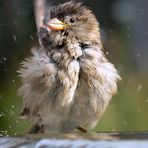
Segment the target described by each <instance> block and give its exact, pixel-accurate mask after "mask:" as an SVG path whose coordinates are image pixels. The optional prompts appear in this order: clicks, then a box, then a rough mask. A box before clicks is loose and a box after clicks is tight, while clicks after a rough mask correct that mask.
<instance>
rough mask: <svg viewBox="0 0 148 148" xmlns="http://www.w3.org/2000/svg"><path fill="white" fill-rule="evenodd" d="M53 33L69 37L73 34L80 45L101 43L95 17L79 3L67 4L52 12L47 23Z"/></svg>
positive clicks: (71, 2) (57, 7)
mask: <svg viewBox="0 0 148 148" xmlns="http://www.w3.org/2000/svg"><path fill="white" fill-rule="evenodd" d="M45 24H46V26H47V27H48V29H50V30H51V31H52V32H56V33H57V32H59V33H60V34H61V35H63V36H65V37H68V36H69V35H70V34H72V35H73V36H74V37H75V39H76V40H77V41H78V42H80V43H93V42H99V41H100V32H99V25H98V21H97V19H96V17H95V15H94V14H93V13H92V12H91V10H89V9H88V8H87V7H85V6H82V3H79V2H73V1H70V2H67V3H64V4H60V5H58V6H54V7H53V8H52V9H51V10H50V19H46V22H45Z"/></svg>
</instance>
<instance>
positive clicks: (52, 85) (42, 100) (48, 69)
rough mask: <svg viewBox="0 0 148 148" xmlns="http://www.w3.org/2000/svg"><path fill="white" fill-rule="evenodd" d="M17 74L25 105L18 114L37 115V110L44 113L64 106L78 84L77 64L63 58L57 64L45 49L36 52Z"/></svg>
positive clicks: (69, 101)
mask: <svg viewBox="0 0 148 148" xmlns="http://www.w3.org/2000/svg"><path fill="white" fill-rule="evenodd" d="M64 55H65V54H64ZM64 60H65V63H66V64H65V65H64V64H63V63H64ZM67 61H68V62H67ZM64 66H65V67H64ZM19 74H20V77H21V79H22V82H23V83H22V86H21V88H20V89H19V94H20V95H21V96H22V97H23V102H24V109H23V111H22V113H21V115H22V116H32V115H34V116H38V111H39V110H40V108H42V109H41V110H42V111H44V113H45V112H46V111H47V110H48V109H49V108H50V107H51V106H50V105H52V106H54V107H57V106H58V107H60V106H61V107H63V106H67V105H69V104H70V103H71V102H72V101H73V96H74V93H75V89H76V87H77V83H78V74H79V62H78V61H77V60H76V59H73V60H67V59H66V58H65V57H63V59H62V61H61V63H60V64H58V65H57V63H56V62H54V61H53V60H52V59H51V58H50V56H48V55H47V53H46V52H45V51H44V50H41V51H36V50H35V51H34V52H33V56H32V57H31V58H28V59H26V60H25V61H24V62H23V63H22V67H21V68H20V70H19ZM42 105H44V106H42ZM46 105H47V106H46ZM46 109H47V110H46ZM48 111H49V110H48ZM50 112H52V111H50Z"/></svg>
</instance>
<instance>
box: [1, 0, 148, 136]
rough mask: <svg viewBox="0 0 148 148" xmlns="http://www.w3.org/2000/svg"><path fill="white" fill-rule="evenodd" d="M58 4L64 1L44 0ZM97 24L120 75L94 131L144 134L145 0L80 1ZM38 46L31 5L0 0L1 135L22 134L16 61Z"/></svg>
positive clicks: (147, 73)
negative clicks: (115, 91)
mask: <svg viewBox="0 0 148 148" xmlns="http://www.w3.org/2000/svg"><path fill="white" fill-rule="evenodd" d="M49 1H50V3H52V4H55V3H61V2H65V1H64V0H63V1H62V0H57V1H55V0H49ZM83 2H84V3H85V4H86V5H87V6H89V7H90V8H91V9H92V10H93V12H94V13H95V14H96V15H97V18H98V20H99V22H100V27H101V35H102V41H103V44H104V49H105V52H106V54H107V56H108V58H109V59H110V61H111V62H112V63H114V64H115V65H116V67H117V69H118V70H119V72H120V75H121V76H122V79H123V80H122V82H121V83H120V84H119V90H118V94H117V95H116V96H114V97H113V99H112V101H111V103H110V105H109V107H108V109H107V111H106V112H105V114H104V115H103V117H102V118H101V120H100V122H99V124H98V126H97V127H96V129H95V131H146V130H148V115H147V114H148V50H147V47H148V46H147V43H148V19H147V16H148V7H147V6H148V1H146V0H141V1H140V0H131V1H130V0H99V1H98V0H83ZM35 46H38V39H37V34H36V27H35V20H34V14H33V4H32V1H30V0H21V1H20V0H13V1H10V0H1V1H0V136H3V135H20V134H24V133H27V132H28V130H29V128H30V124H29V123H28V122H27V121H25V120H21V119H19V112H20V109H21V105H22V100H21V98H20V97H18V95H17V89H18V88H19V86H20V85H21V83H20V80H19V78H18V76H17V72H16V71H17V70H18V69H19V65H20V62H21V61H22V60H23V59H24V58H25V57H26V56H29V55H30V49H31V48H32V47H35Z"/></svg>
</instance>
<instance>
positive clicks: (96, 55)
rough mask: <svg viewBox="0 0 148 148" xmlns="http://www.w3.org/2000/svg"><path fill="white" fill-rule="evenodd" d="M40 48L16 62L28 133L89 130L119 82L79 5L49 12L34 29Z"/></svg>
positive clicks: (93, 24)
mask: <svg viewBox="0 0 148 148" xmlns="http://www.w3.org/2000/svg"><path fill="white" fill-rule="evenodd" d="M39 39H40V44H41V48H40V49H39V50H34V51H33V56H32V57H30V58H27V59H26V60H25V61H23V62H22V65H21V68H20V70H19V75H20V77H21V79H22V86H21V87H20V89H19V94H20V95H21V96H22V97H23V111H22V113H21V115H22V116H23V117H26V118H27V119H29V120H31V121H32V122H33V125H34V128H33V129H32V132H33V133H42V132H45V133H47V132H70V131H73V130H74V129H76V128H78V129H80V127H79V126H81V125H84V124H85V125H87V127H88V128H87V130H91V129H92V128H94V127H95V126H96V124H97V122H98V120H99V119H100V117H101V116H102V114H103V112H104V111H105V109H106V107H107V106H108V104H109V101H110V100H111V98H112V96H113V95H114V94H115V93H116V92H117V81H118V80H119V79H120V76H119V75H118V72H117V70H116V68H115V67H114V65H113V64H111V63H110V62H109V61H108V60H107V59H106V57H105V55H104V53H103V50H102V45H101V40H100V30H99V24H98V21H97V19H96V17H95V16H94V14H93V13H92V12H91V11H90V10H89V9H88V8H87V7H85V6H83V5H82V4H81V3H76V2H67V3H64V4H60V5H58V6H55V7H53V8H52V10H50V16H48V18H47V17H46V18H45V19H44V25H43V26H42V27H41V28H40V32H39Z"/></svg>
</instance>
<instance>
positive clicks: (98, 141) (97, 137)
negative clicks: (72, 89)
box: [0, 133, 148, 148]
mask: <svg viewBox="0 0 148 148" xmlns="http://www.w3.org/2000/svg"><path fill="white" fill-rule="evenodd" d="M48 147H53V148H59V147H60V148H61V147H66V148H77V147H87V148H97V147H101V148H125V147H126V148H146V147H148V134H147V133H121V134H118V133H98V134H91V135H90V134H83V135H82V134H50V135H26V136H23V137H1V138H0V148H48Z"/></svg>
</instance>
